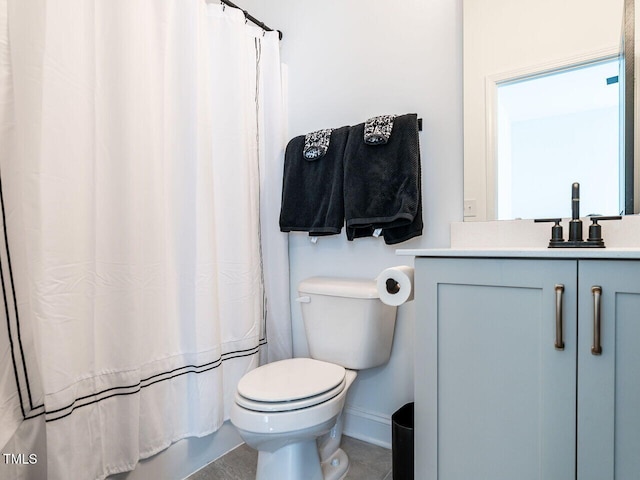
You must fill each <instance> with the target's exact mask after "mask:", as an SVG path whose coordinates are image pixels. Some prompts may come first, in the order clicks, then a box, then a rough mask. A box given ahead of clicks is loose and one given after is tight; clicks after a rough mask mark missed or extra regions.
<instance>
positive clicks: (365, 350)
mask: <svg viewBox="0 0 640 480" xmlns="http://www.w3.org/2000/svg"><path fill="white" fill-rule="evenodd" d="M298 293H299V295H300V296H299V297H298V298H297V299H296V301H297V302H299V303H300V305H301V308H302V317H303V321H304V326H305V333H306V337H307V342H308V344H309V353H310V357H311V358H291V359H287V360H281V361H278V362H273V363H269V364H266V365H263V366H261V367H258V368H256V369H254V370H252V371H250V372H248V373H247V374H246V375H244V376H243V377H242V378H241V379H240V381H239V382H238V388H237V391H236V395H235V402H234V404H233V406H232V407H231V413H230V418H231V423H232V424H233V425H235V427H236V428H237V430H238V432H239V433H240V436H241V437H242V438H243V440H244V441H245V443H246V444H247V445H249V446H250V447H252V448H254V449H256V450H258V468H257V474H256V480H302V479H304V480H340V479H343V478H344V477H345V476H346V474H347V470H348V469H349V459H348V458H347V455H346V454H345V453H344V451H343V450H342V449H341V448H340V440H341V437H342V427H343V417H342V409H343V407H344V403H345V398H346V395H347V391H348V390H349V387H350V386H351V384H352V383H353V381H354V380H355V378H356V375H357V371H358V370H363V369H366V368H373V367H377V366H380V365H383V364H385V363H387V362H388V360H389V357H390V355H391V344H392V342H393V331H394V328H395V321H396V307H393V306H389V305H385V304H383V303H382V302H381V301H380V297H379V295H378V291H377V288H376V281H375V280H369V279H347V278H334V277H313V278H309V279H306V280H304V281H302V282H300V285H299V286H298Z"/></svg>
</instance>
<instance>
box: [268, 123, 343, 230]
mask: <svg viewBox="0 0 640 480" xmlns="http://www.w3.org/2000/svg"><path fill="white" fill-rule="evenodd" d="M348 135H349V127H341V128H337V129H334V130H333V131H332V132H331V137H330V140H329V146H328V148H327V151H326V153H325V154H324V155H323V156H321V157H318V158H315V159H307V158H305V157H304V155H303V150H304V145H305V136H304V135H300V136H298V137H295V138H293V139H291V140H290V141H289V144H288V145H287V149H286V152H285V157H284V179H283V183H282V207H281V209H280V230H281V231H283V232H293V231H302V232H309V235H312V236H323V235H335V234H337V233H340V231H341V230H342V225H343V224H344V194H343V188H342V185H343V171H344V169H343V158H344V148H345V145H346V143H347V137H348Z"/></svg>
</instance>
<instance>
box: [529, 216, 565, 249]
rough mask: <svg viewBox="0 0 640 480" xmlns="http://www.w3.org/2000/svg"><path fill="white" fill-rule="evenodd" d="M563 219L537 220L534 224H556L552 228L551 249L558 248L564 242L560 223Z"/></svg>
mask: <svg viewBox="0 0 640 480" xmlns="http://www.w3.org/2000/svg"><path fill="white" fill-rule="evenodd" d="M561 221H562V219H561V218H536V219H535V220H534V222H536V223H540V222H554V223H555V225H554V226H553V227H551V240H549V248H552V247H555V246H557V245H558V244H559V243H562V242H564V237H563V234H562V225H560V222H561Z"/></svg>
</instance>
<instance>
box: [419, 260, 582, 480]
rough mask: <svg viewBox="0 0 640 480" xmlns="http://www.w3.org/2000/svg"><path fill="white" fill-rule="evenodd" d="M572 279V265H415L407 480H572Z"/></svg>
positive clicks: (531, 262)
mask: <svg viewBox="0 0 640 480" xmlns="http://www.w3.org/2000/svg"><path fill="white" fill-rule="evenodd" d="M576 278H577V262H576V261H574V260H533V259H532V260H519V259H456V258H418V259H416V300H417V304H416V327H415V328H416V343H415V350H416V367H415V375H416V397H415V421H416V427H415V445H416V451H415V458H416V478H421V479H423V478H429V479H436V478H437V479H439V480H470V479H491V480H513V479H516V478H517V479H518V480H529V479H530V480H534V479H535V480H539V479H541V478H542V479H549V480H553V479H559V480H566V479H572V478H575V425H576V413H575V405H576V402H575V401H576V355H577V353H576V331H577V326H576V304H577V298H576ZM556 284H563V285H564V287H565V288H564V298H563V311H562V313H563V316H564V342H565V348H564V350H557V349H556V348H555V337H556V290H555V288H554V287H555V285H556Z"/></svg>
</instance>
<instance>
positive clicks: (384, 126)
mask: <svg viewBox="0 0 640 480" xmlns="http://www.w3.org/2000/svg"><path fill="white" fill-rule="evenodd" d="M396 117H397V115H380V116H378V117H373V118H370V119H369V120H367V121H366V122H365V124H364V143H366V144H368V145H384V144H385V143H387V142H388V141H389V137H390V136H391V130H392V129H393V121H394V120H395V118H396Z"/></svg>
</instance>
